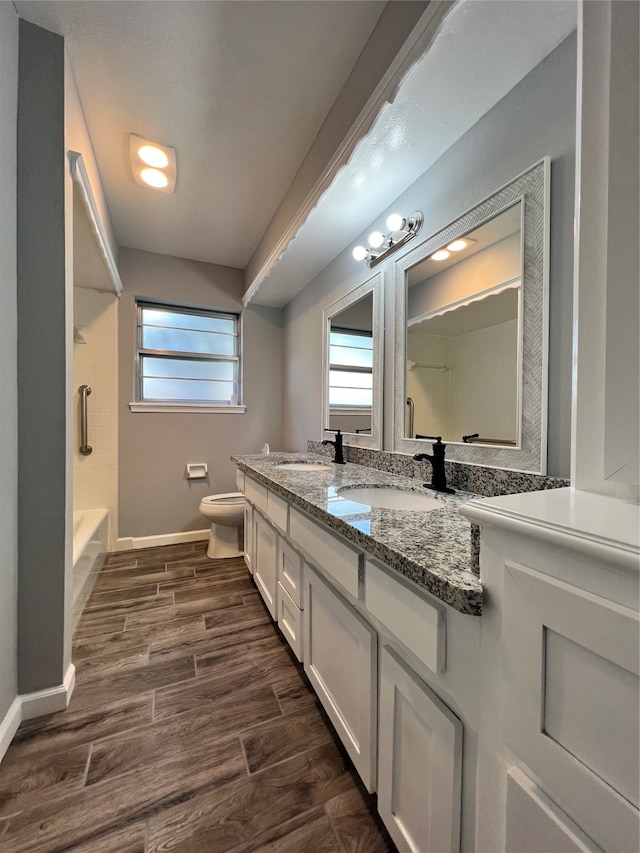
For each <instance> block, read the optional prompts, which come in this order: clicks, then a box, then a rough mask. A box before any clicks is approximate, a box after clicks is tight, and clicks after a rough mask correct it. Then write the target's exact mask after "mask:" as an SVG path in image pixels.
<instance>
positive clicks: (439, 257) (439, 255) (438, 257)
mask: <svg viewBox="0 0 640 853" xmlns="http://www.w3.org/2000/svg"><path fill="white" fill-rule="evenodd" d="M450 254H451V252H447V250H446V249H438V251H437V252H434V253H433V255H431V260H432V261H446V259H447V258H448V257H449V255H450Z"/></svg>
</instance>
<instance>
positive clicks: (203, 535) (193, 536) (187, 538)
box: [115, 527, 210, 551]
mask: <svg viewBox="0 0 640 853" xmlns="http://www.w3.org/2000/svg"><path fill="white" fill-rule="evenodd" d="M209 532H210V528H209V527H207V529H206V530H185V531H183V532H181V533H161V534H159V535H158V536H124V537H123V538H122V539H118V540H116V545H115V550H116V551H131V550H132V549H134V548H156V547H157V546H159V545H180V544H182V543H183V542H201V541H202V540H204V539H208V538H209Z"/></svg>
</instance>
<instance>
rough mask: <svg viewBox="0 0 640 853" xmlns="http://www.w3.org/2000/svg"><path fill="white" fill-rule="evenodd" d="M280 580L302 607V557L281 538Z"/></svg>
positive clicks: (298, 605) (297, 604)
mask: <svg viewBox="0 0 640 853" xmlns="http://www.w3.org/2000/svg"><path fill="white" fill-rule="evenodd" d="M279 561H280V563H279V567H278V580H279V582H280V583H281V585H282V586H283V587H284V589H286V591H287V592H288V593H289V595H290V596H291V598H292V599H293V601H294V602H295V604H296V606H297V607H302V562H303V560H302V557H301V556H300V554H298V552H297V551H295V550H294V549H293V548H292V547H291V545H289V543H288V542H285V540H284V539H280V554H279Z"/></svg>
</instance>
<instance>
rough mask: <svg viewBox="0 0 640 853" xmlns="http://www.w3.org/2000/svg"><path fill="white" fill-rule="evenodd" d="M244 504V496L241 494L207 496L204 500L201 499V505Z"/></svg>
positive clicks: (229, 493) (228, 493) (230, 493)
mask: <svg viewBox="0 0 640 853" xmlns="http://www.w3.org/2000/svg"><path fill="white" fill-rule="evenodd" d="M243 502H244V495H243V494H242V492H227V493H226V494H224V495H208V497H206V498H202V501H201V503H203V504H230V505H232V506H233V505H237V504H240V503H243Z"/></svg>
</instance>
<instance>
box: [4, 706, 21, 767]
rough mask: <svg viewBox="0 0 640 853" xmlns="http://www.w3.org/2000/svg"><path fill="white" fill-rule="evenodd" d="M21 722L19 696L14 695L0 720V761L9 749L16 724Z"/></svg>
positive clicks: (16, 727)
mask: <svg viewBox="0 0 640 853" xmlns="http://www.w3.org/2000/svg"><path fill="white" fill-rule="evenodd" d="M21 722H22V702H21V701H20V697H19V696H16V698H15V699H14V700H13V702H12V703H11V705H10V706H9V710H8V711H7V713H6V714H5V715H4V719H3V720H2V722H0V761H2V759H3V758H4V754H5V752H6V751H7V750H8V749H9V746H10V745H11V741H12V740H13V736H14V735H15V733H16V732H17V731H18V726H19V725H20V723H21Z"/></svg>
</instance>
